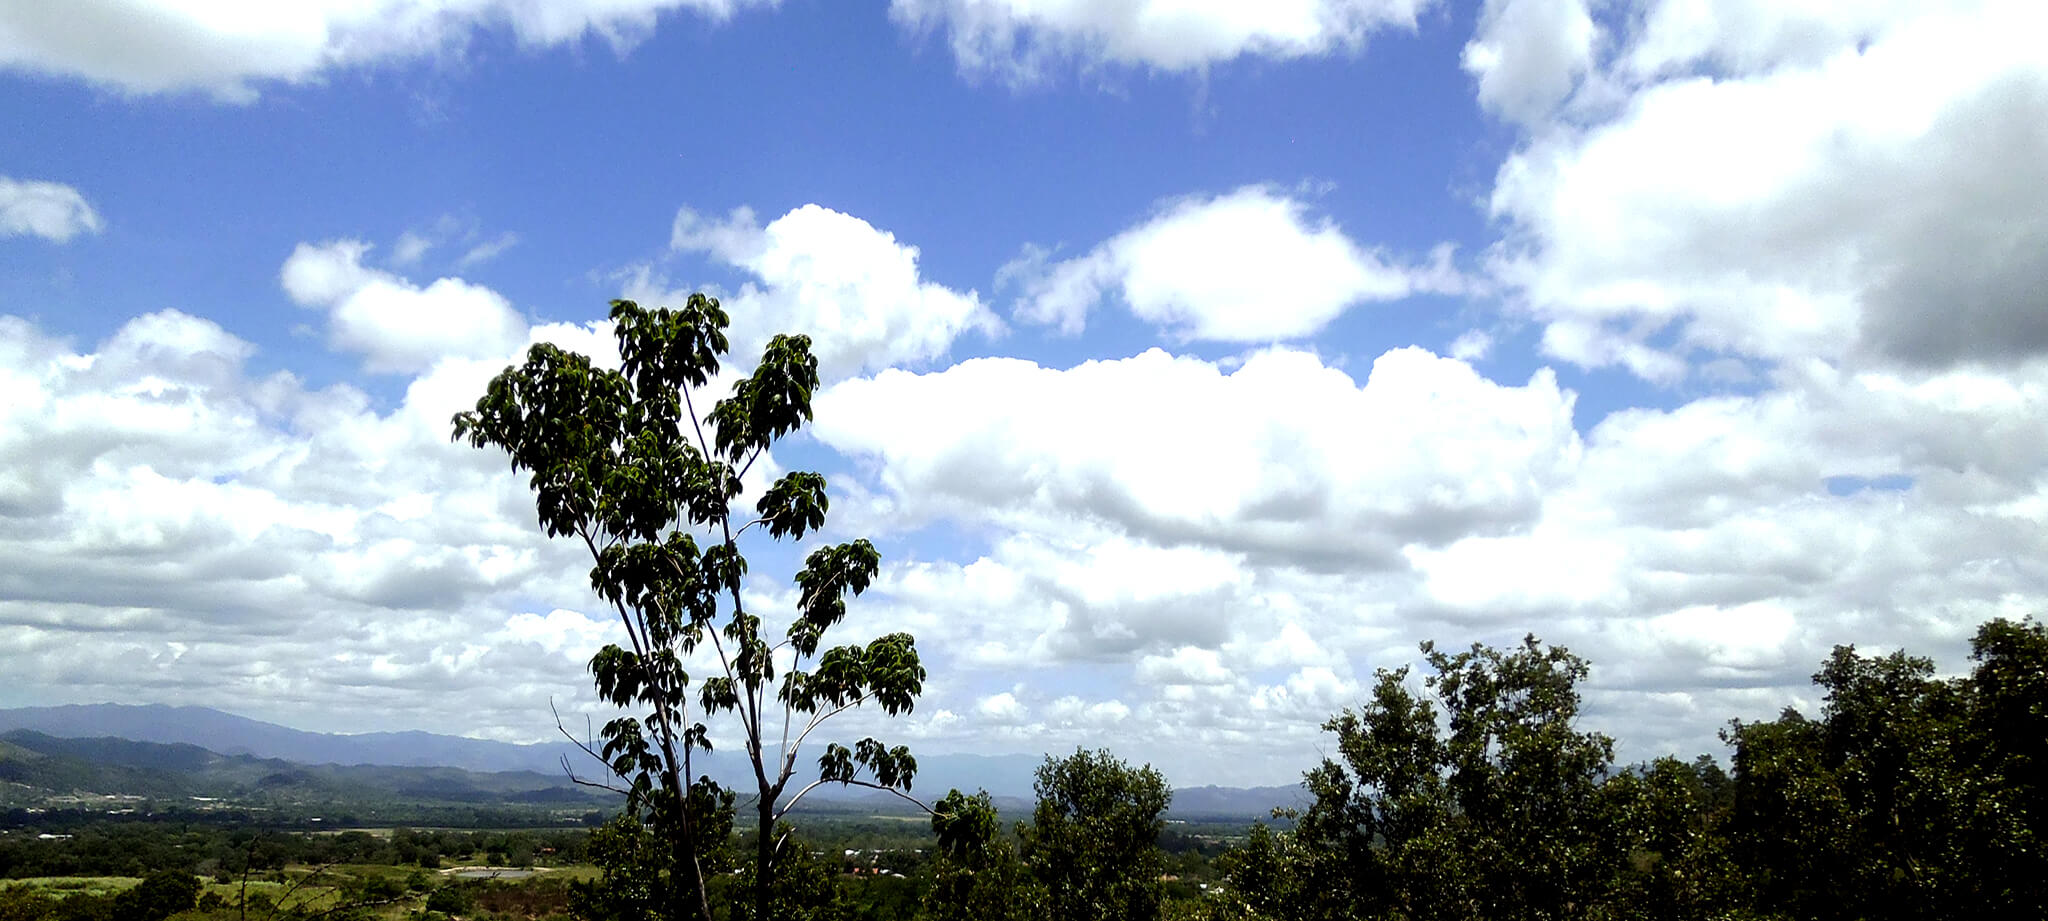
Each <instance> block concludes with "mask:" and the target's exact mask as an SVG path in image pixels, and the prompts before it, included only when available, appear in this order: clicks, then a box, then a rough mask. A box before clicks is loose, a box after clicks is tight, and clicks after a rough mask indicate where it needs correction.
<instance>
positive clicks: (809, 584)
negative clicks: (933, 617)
mask: <svg viewBox="0 0 2048 921" xmlns="http://www.w3.org/2000/svg"><path fill="white" fill-rule="evenodd" d="M611 321H612V326H613V332H614V335H615V336H616V338H617V340H618V348H619V357H620V368H619V370H617V371H613V370H609V369H605V368H602V367H599V366H597V365H594V364H593V363H592V362H591V360H590V359H589V358H588V357H587V356H583V355H579V354H575V353H573V352H567V351H563V350H562V349H559V348H557V347H555V346H553V345H548V344H541V345H535V346H534V347H533V348H532V349H530V350H529V351H528V353H527V360H526V364H525V365H524V366H523V367H516V368H507V369H505V371H504V373H502V374H500V375H498V376H497V377H496V378H495V379H493V380H492V381H491V383H490V386H489V388H488V390H487V391H486V393H485V394H484V396H483V397H482V398H481V399H479V400H478V401H477V404H476V409H475V411H474V412H467V413H460V414H458V415H456V417H455V419H454V423H453V425H454V435H455V438H456V439H458V440H464V441H467V442H469V443H470V444H471V445H473V446H475V447H479V448H483V447H487V446H494V447H497V448H501V449H503V450H504V451H505V452H506V453H507V454H508V455H509V456H510V459H511V463H512V467H513V469H515V470H523V471H526V472H528V473H529V474H530V478H529V484H530V485H531V487H532V488H533V491H534V493H535V500H536V507H537V510H538V513H539V519H540V524H541V527H542V528H543V529H544V530H545V531H546V532H547V533H548V534H549V535H551V536H557V537H574V538H576V539H577V540H579V541H580V542H581V543H582V544H583V545H584V547H585V548H586V549H588V550H589V552H590V555H591V558H592V561H593V563H594V564H595V565H594V566H593V567H592V569H591V571H590V583H591V587H592V588H593V589H594V590H595V591H596V592H597V594H598V596H599V597H600V598H602V599H603V600H604V601H605V603H607V604H609V605H611V606H612V607H613V608H614V609H615V610H616V612H617V613H618V615H619V618H620V621H621V622H622V623H623V624H624V625H625V628H626V633H627V636H628V639H629V643H628V647H630V648H628V647H621V646H616V645H613V646H607V647H605V648H604V649H603V650H601V651H599V652H598V654H597V655H596V656H595V657H593V658H592V659H591V663H590V669H591V673H592V676H593V677H594V679H595V681H596V685H597V690H598V693H599V695H600V696H601V697H603V698H604V699H605V700H606V701H608V702H610V703H612V704H615V705H617V706H619V707H621V708H626V709H628V710H632V711H636V712H640V713H644V714H645V715H644V716H628V717H622V718H620V719H616V720H613V721H611V722H610V723H608V724H607V725H606V726H605V727H604V730H603V735H604V743H603V745H602V748H601V750H600V751H598V752H596V754H598V755H599V757H600V758H601V759H602V760H603V761H604V762H605V763H606V765H607V766H608V767H609V768H610V770H611V771H612V772H613V773H615V774H616V775H617V776H619V777H621V778H623V779H624V780H625V782H626V784H627V788H626V792H627V793H628V796H629V810H630V811H631V814H632V815H633V816H634V818H635V819H636V820H639V821H645V822H646V823H647V824H648V826H649V827H650V828H651V829H652V830H653V832H654V834H655V837H656V838H657V839H658V842H659V844H658V846H656V847H655V848H654V849H653V850H652V851H651V852H650V851H648V850H646V849H640V850H634V851H632V854H633V855H634V859H635V860H641V861H643V862H642V863H640V864H637V866H639V867H640V869H642V870H644V871H647V872H654V873H657V874H658V875H662V876H665V877H667V878H670V879H673V880H681V881H683V882H682V883H678V884H675V885H671V886H668V887H666V888H662V889H660V890H659V891H656V892H653V893H652V897H655V898H660V899H666V900H668V901H667V902H666V903H665V909H664V911H663V914H664V915H665V916H667V917H680V916H681V915H682V914H683V913H684V912H685V911H688V912H690V913H694V914H696V915H697V916H699V917H701V918H704V919H706V921H709V919H710V918H711V916H712V906H711V903H710V899H709V895H708V888H707V882H708V878H709V877H708V873H707V868H706V867H705V866H704V859H705V857H706V855H707V854H708V853H710V852H711V851H712V850H714V849H715V848H716V846H717V844H718V843H719V842H722V840H723V838H722V837H720V835H719V832H718V829H719V828H720V827H721V826H722V825H724V824H725V823H728V822H729V818H721V815H722V813H726V812H729V811H730V809H731V807H732V804H733V799H732V796H731V793H730V791H722V790H720V789H718V787H717V785H716V784H714V783H713V782H712V781H711V780H710V779H709V778H707V777H701V776H700V777H697V779H695V780H691V778H692V777H693V776H695V775H696V772H695V771H694V770H693V768H692V754H693V753H694V752H697V751H709V750H710V741H709V730H708V729H707V727H706V726H705V724H704V723H703V722H702V721H701V720H702V719H709V718H713V717H716V716H718V715H719V714H726V713H730V714H732V715H733V716H734V718H736V719H737V720H738V722H739V723H740V726H741V729H742V730H743V732H742V734H741V735H742V738H743V744H744V746H745V748H746V754H747V757H748V758H749V759H750V760H751V761H752V763H753V767H754V776H755V779H756V782H757V783H756V791H755V794H756V795H755V797H754V809H755V810H756V818H757V821H756V826H757V834H756V839H755V840H756V844H757V850H756V854H755V863H756V866H755V867H752V868H750V869H748V871H747V872H748V873H749V874H751V876H750V878H751V879H753V880H754V886H753V887H752V893H753V909H752V910H753V911H754V912H755V914H757V915H760V914H765V913H766V912H767V911H768V904H769V900H770V896H771V893H773V892H774V891H775V889H776V887H777V885H778V884H777V882H776V876H777V869H776V861H777V860H778V859H779V857H780V855H781V854H782V853H785V852H778V851H777V850H776V849H775V844H776V836H775V835H774V833H773V832H774V829H775V825H776V822H777V821H778V820H779V819H780V818H781V817H782V816H783V815H784V814H786V813H787V811H788V809H789V807H790V806H793V805H794V804H795V802H796V801H797V800H800V799H802V797H803V795H804V793H806V792H808V791H809V790H810V789H811V788H812V787H814V786H816V784H817V783H841V784H860V785H863V786H870V787H875V788H877V789H883V790H892V791H897V792H902V791H905V790H908V789H909V787H910V784H911V780H912V778H913V777H914V775H915V773H916V770H917V762H916V760H915V759H914V758H912V757H911V755H910V752H909V751H908V750H907V749H905V748H903V747H902V746H896V747H889V746H886V745H884V744H882V743H881V742H878V741H876V740H874V739H863V740H861V741H860V742H859V743H858V744H857V745H856V746H855V747H853V748H851V749H849V748H846V747H844V746H841V745H838V744H832V745H829V746H827V748H826V750H825V752H824V755H823V757H821V758H820V759H819V761H818V765H819V775H818V780H817V782H816V783H814V784H811V785H810V786H806V787H804V788H803V789H802V790H799V791H798V792H797V793H796V794H795V795H794V796H792V797H791V798H790V800H789V801H788V802H786V803H785V802H783V800H782V795H783V793H784V791H785V789H786V787H787V785H788V784H789V782H790V780H791V778H792V777H793V776H794V774H795V772H796V759H797V754H798V750H799V749H800V748H801V747H802V746H803V744H804V742H805V741H806V740H807V739H808V738H809V736H810V734H811V732H812V731H814V730H815V729H817V727H818V726H819V725H820V724H821V723H823V722H824V721H825V720H827V719H829V718H830V717H832V716H834V715H836V714H838V713H841V712H844V711H845V710H847V709H849V708H852V707H855V706H860V705H862V704H865V703H870V702H872V703H873V704H875V705H876V706H878V707H880V708H881V709H882V710H883V712H885V713H888V714H890V715H897V714H902V713H907V712H909V711H910V709H911V708H912V706H913V705H914V703H915V701H916V699H917V696H918V694H919V693H920V692H921V691H922V689H923V682H924V678H925V670H924V667H923V666H922V665H921V664H920V663H919V660H918V656H917V647H916V644H915V641H914V640H912V638H911V637H910V636H908V635H907V634H891V635H888V636H883V637H880V638H877V639H875V640H874V641H872V642H870V643H868V644H866V645H865V646H862V645H846V646H838V647H831V648H825V649H821V648H820V645H821V643H822V640H823V636H824V634H825V632H826V631H827V630H829V629H830V628H832V627H833V626H835V625H837V624H838V623H839V622H840V621H841V620H842V619H844V618H845V616H846V596H847V595H859V594H860V593H861V592H863V591H864V590H866V588H867V587H868V585H869V583H870V582H871V581H872V580H873V579H874V576H875V573H876V571H877V570H878V569H879V567H880V557H879V555H878V554H877V553H876V552H875V549H874V547H873V545H871V544H870V543H868V542H867V541H866V540H855V541H851V542H849V543H845V544H839V545H833V546H825V547H820V548H818V549H816V550H814V551H812V552H811V553H810V554H809V556H808V557H806V559H805V561H804V565H803V567H802V569H801V570H800V571H799V572H798V573H797V574H796V577H795V582H796V585H797V586H798V588H799V590H800V591H799V599H798V603H797V610H796V611H794V612H791V617H790V621H789V624H788V626H787V628H786V629H785V630H784V631H783V636H782V638H781V639H780V640H775V639H773V638H772V635H771V634H769V633H767V632H766V631H765V629H764V626H763V623H762V619H761V617H760V616H759V615H758V614H756V613H753V612H750V611H748V610H747V608H746V606H745V602H744V599H743V595H742V586H743V584H744V583H745V580H746V575H747V561H746V559H745V557H744V556H743V555H742V554H741V552H740V545H739V538H740V537H741V536H742V535H744V534H745V532H746V531H747V530H749V529H751V528H755V527H759V528H761V529H762V531H763V533H764V534H765V535H766V536H767V537H768V538H770V539H774V540H784V539H787V540H800V539H802V538H803V537H804V536H805V535H806V534H809V533H811V532H813V531H815V530H817V529H818V528H819V527H821V526H823V524H824V521H825V513H826V510H827V507H828V503H827V498H826V491H825V490H826V483H825V479H824V477H822V476H819V475H817V474H815V473H807V472H801V471H799V472H793V473H789V474H786V475H784V476H783V477H782V478H781V479H779V480H777V481H776V482H775V483H774V484H773V485H772V486H770V487H769V488H768V489H767V491H766V492H765V493H764V494H763V495H762V496H761V498H760V499H759V500H758V501H757V502H756V503H755V504H754V510H755V512H756V513H757V515H758V517H755V518H753V519H751V520H746V521H742V522H735V521H734V520H733V507H734V503H735V502H736V501H737V500H739V498H740V495H741V492H742V487H741V481H742V479H743V478H744V477H745V476H746V474H747V473H748V471H749V470H751V469H752V468H753V466H754V464H755V463H757V462H758V461H759V460H760V459H761V458H762V457H763V456H764V455H765V454H767V452H768V450H769V448H770V447H771V446H772V445H773V444H774V443H775V441H776V440H777V439H780V438H782V437H784V436H786V435H788V434H790V433H791V432H794V431H796V430H797V429H798V428H800V427H801V426H802V425H803V424H804V423H805V422H807V421H809V420H810V418H811V395H812V393H813V392H814V391H816V389H817V387H818V362H817V359H816V357H814V356H813V355H812V354H811V351H810V346H811V343H810V339H809V338H808V337H806V336H789V335H778V336H776V337H774V338H773V339H771V340H770V341H769V342H768V345H767V347H766V348H765V349H764V350H763V352H762V355H761V359H760V361H759V363H758V364H756V365H755V367H754V369H753V371H752V373H751V374H749V375H747V376H745V377H742V378H740V379H738V380H737V381H736V382H735V383H734V384H733V386H732V392H731V394H730V395H728V396H727V397H725V398H724V399H720V400H718V401H717V402H715V403H713V404H712V405H711V406H710V407H709V410H708V411H707V412H705V413H704V415H703V417H702V419H701V421H700V418H699V415H698V411H697V406H696V397H695V396H694V395H693V393H694V391H696V390H698V389H700V388H704V387H706V386H708V385H709V383H710V381H711V379H712V377H713V376H715V375H717V374H718V373H719V370H720V361H721V359H722V357H723V356H724V355H725V353H726V351H727V348H728V345H729V344H728V341H727V338H726V334H725V328H726V325H727V322H728V320H727V317H726V314H725V312H724V310H723V309H721V308H720V307H719V304H718V301H717V300H715V299H713V298H707V297H705V296H703V295H701V294H697V295H692V296H691V297H690V298H689V299H688V301H687V302H686V303H685V304H684V306H683V307H681V308H679V309H668V308H661V309H654V310H648V309H643V308H642V307H640V306H639V305H637V304H635V303H633V302H631V301H614V302H612V311H611ZM707 424H708V426H709V429H710V433H709V434H708V435H707V434H706V432H705V428H706V426H707ZM700 537H701V538H703V539H702V540H701V541H700V539H699V538H700ZM707 645H708V647H709V649H710V651H711V652H712V653H713V654H714V655H715V657H716V660H717V663H718V667H717V669H716V670H715V671H714V672H713V673H712V674H710V675H708V676H706V677H703V678H702V679H701V680H698V681H696V684H695V688H696V694H695V695H692V694H690V693H689V692H690V689H691V685H692V676H691V675H690V674H689V673H688V672H687V671H686V670H685V669H684V667H683V663H684V661H685V659H686V658H687V657H689V656H691V655H692V654H693V653H697V652H698V651H699V649H700V648H701V647H705V646H707ZM782 649H787V650H789V651H790V652H791V653H792V655H793V667H791V668H789V670H787V671H785V672H783V673H782V674H781V675H780V676H779V680H778V675H777V668H776V664H775V653H776V652H777V651H778V650H782ZM807 666H808V667H807ZM778 706H779V708H780V710H781V711H782V712H781V714H780V717H781V718H780V719H779V720H778V719H777V714H775V713H774V712H772V711H773V710H774V709H775V708H777V707H778ZM778 723H779V728H778ZM778 732H779V739H778V738H777V736H775V735H774V734H775V733H778ZM770 745H775V746H777V750H776V751H774V752H771V751H770V750H769V746H770ZM700 807H702V808H700ZM787 853H794V852H787ZM657 858H658V859H657ZM647 861H652V862H651V863H650V862H647ZM656 864H658V866H657V865H656ZM685 901H687V905H688V907H687V909H686V908H684V904H685Z"/></svg>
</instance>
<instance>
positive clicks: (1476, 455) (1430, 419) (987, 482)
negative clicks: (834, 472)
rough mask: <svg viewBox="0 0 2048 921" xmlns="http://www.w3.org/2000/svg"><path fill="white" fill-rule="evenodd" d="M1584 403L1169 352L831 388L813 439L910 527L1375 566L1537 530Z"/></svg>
mask: <svg viewBox="0 0 2048 921" xmlns="http://www.w3.org/2000/svg"><path fill="white" fill-rule="evenodd" d="M1571 405H1572V398H1571V396H1570V395H1569V394H1566V393H1564V392H1562V391H1560V390H1559V389H1558V387H1557V384H1556V382H1555V380H1554V379H1553V378H1552V377H1551V375H1550V374H1549V372H1547V371H1545V372H1541V373H1539V374H1537V375H1536V376H1535V377H1534V378H1533V379H1531V380H1530V382H1529V383H1528V384H1527V385H1526V386H1521V387H1505V386H1501V385H1499V384H1495V383H1493V382H1492V381H1488V380H1486V379H1485V378H1483V377H1481V376H1479V375H1478V374H1477V373H1475V372H1474V371H1473V370H1472V368H1471V367H1470V366H1468V365H1466V364H1464V363H1463V362H1459V361H1455V360H1452V359H1445V358H1439V357H1437V356H1435V355H1431V354H1429V353H1428V352H1425V351H1422V350H1419V349H1400V350H1395V351H1392V352H1389V353H1387V354H1386V355H1383V356H1381V357H1380V358H1379V359H1378V360H1377V361H1376V362H1374V364H1373V368H1372V373H1371V375H1370V377H1369V378H1367V380H1366V381H1365V382H1364V383H1363V384H1360V383H1358V382H1355V381H1353V380H1352V379H1351V378H1350V377H1349V376H1347V375H1346V374H1345V373H1343V372H1342V371H1338V370H1336V369H1333V368H1329V367H1326V366H1325V365H1323V363H1322V362H1321V361H1320V360H1319V359H1317V358H1316V357H1315V356H1314V355H1311V354H1308V353H1305V352H1298V351H1288V350H1269V351H1264V352H1259V353H1256V354H1254V355H1252V356H1250V357H1249V358H1247V359H1246V360H1245V361H1244V363H1243V365H1242V366H1240V367H1238V368H1237V369H1236V370H1235V371H1233V372H1231V373H1228V374H1226V373H1224V371H1223V370H1222V369H1221V368H1220V367H1219V366H1217V365H1216V364H1213V363H1210V362H1205V361H1200V360H1196V359H1192V358H1184V357H1174V356H1169V355H1167V354H1165V353H1164V352H1160V351H1157V350H1154V351H1150V352H1147V353H1145V354H1142V355H1139V356H1136V357H1133V358H1128V359H1123V360H1117V361H1099V362H1088V363H1086V364H1083V365H1080V366H1078V367H1075V368H1072V369H1068V370H1056V369H1050V368H1043V367H1039V366H1038V365H1035V364H1032V363H1030V362H1025V361H1019V360H1014V359H977V360H973V361H968V362H964V363H962V364H959V365H956V366H954V367H952V368H950V369H947V370H945V371H943V372H938V373H932V374H923V375H918V374H910V373H907V372H901V371H888V372H883V373H881V374H878V375H876V376H875V377H874V378H872V379H862V380H854V381H848V382H845V383H843V384H839V385H836V386H834V387H830V388H828V389H827V390H826V391H825V392H824V393H822V394H820V396H819V397H818V400H817V417H818V418H817V424H816V426H815V428H814V431H815V433H816V435H817V437H818V438H819V439H820V440H822V441H823V442H825V443H826V444H828V445H831V446H832V447H834V448H836V449H838V450H840V451H842V452H845V453H847V454H850V455H852V456H855V457H859V458H869V459H872V461H874V462H875V463H877V464H878V465H879V471H880V472H879V477H878V479H879V481H880V485H881V488H882V489H883V490H884V491H885V493H886V494H887V495H888V496H889V497H890V498H891V500H892V501H893V502H894V503H895V508H896V510H897V512H898V514H899V515H902V516H905V517H906V518H908V519H915V518H917V517H918V516H930V515H934V514H953V515H964V516H971V517H973V518H977V519H985V520H993V521H997V522H1002V523H1005V524H1012V525H1014V524H1019V523H1026V522H1044V521H1048V520H1058V521H1065V520H1068V519H1070V518H1080V519H1083V520H1086V521H1090V522H1095V523H1098V524H1100V525H1101V526H1103V527H1108V528H1112V529H1115V530H1117V531H1121V532H1123V533H1127V534H1129V535H1132V536H1133V537H1137V538H1140V539H1143V540H1145V541H1148V542H1151V543H1154V544H1159V545H1164V546H1172V545H1178V544H1191V545H1197V546H1205V547H1210V548H1215V549H1219V550H1224V551H1228V552H1235V553H1249V554H1253V555H1256V556H1263V557H1277V558H1280V559H1286V560H1292V561H1295V562H1298V563H1301V564H1304V565H1320V566H1344V567H1357V566H1364V567H1374V566H1381V565H1385V564H1387V563H1388V562H1389V561H1392V560H1394V559H1396V558H1397V554H1396V550H1397V548H1399V547H1400V546H1402V545H1404V544H1406V543H1409V542H1414V541H1421V542H1425V543H1436V542H1439V541H1442V540H1448V539H1452V538H1454V537H1455V536H1457V535H1461V534H1466V533H1472V532H1475V531H1477V532H1487V531H1493V530H1499V529H1503V528H1510V527H1516V526H1519V525H1520V524H1522V523H1525V522H1526V521H1527V520H1528V519H1529V516H1530V515H1531V514H1533V512H1534V510H1535V508H1536V505H1537V502H1538V497H1539V496H1540V495H1541V494H1542V492H1543V491H1544V490H1545V489H1546V488H1547V485H1548V484H1551V483H1553V482H1555V479H1556V477H1557V476H1558V475H1559V474H1560V473H1561V472H1562V471H1564V470H1566V469H1568V467H1569V464H1570V463H1571V462H1572V459H1573V458H1574V457H1575V454H1576V451H1577V450H1578V444H1577V435H1576V433H1574V432H1573V430H1572V423H1571ZM932 420H944V423H943V424H934V423H933V421H932Z"/></svg>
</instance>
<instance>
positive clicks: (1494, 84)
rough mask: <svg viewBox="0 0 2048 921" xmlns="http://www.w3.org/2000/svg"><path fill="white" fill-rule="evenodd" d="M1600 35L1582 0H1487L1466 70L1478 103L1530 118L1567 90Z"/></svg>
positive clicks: (1516, 118) (1524, 119)
mask: <svg viewBox="0 0 2048 921" xmlns="http://www.w3.org/2000/svg"><path fill="white" fill-rule="evenodd" d="M1599 35H1600V30H1599V27H1598V26H1596V25H1594V23H1593V15H1592V12H1591V11H1590V10H1588V9H1587V7H1586V2H1585V0H1487V2H1486V6H1485V8H1484V9H1483V10H1482V11H1481V13H1480V16H1479V34H1478V35H1476V36H1475V37H1473V39H1472V41H1471V42H1469V43H1467V44H1466V45H1465V54H1464V65H1465V70H1466V71H1467V72H1469V73H1471V74H1472V76H1473V77H1474V78H1475V79H1477V80H1478V81H1479V104H1480V105H1482V106H1485V107H1486V108H1487V109H1488V110H1490V111H1493V112H1495V113H1497V114H1499V115H1501V116H1502V117H1504V118H1507V119H1510V120H1513V121H1518V122H1525V123H1533V122H1535V121H1536V120H1538V119H1540V118H1542V117H1544V116H1546V115H1549V114H1550V113H1551V112H1552V111H1553V110H1555V109H1556V108H1557V105H1558V104H1559V103H1561V102H1563V101H1564V99H1565V97H1566V96H1568V95H1570V94H1571V92H1572V89H1573V88H1574V87H1575V86H1577V84H1578V78H1579V77H1580V76H1581V75H1583V74H1584V73H1585V72H1586V70H1587V69H1588V68H1590V67H1591V66H1592V64H1593V51H1594V44H1595V42H1596V41H1597V40H1598V39H1599Z"/></svg>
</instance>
